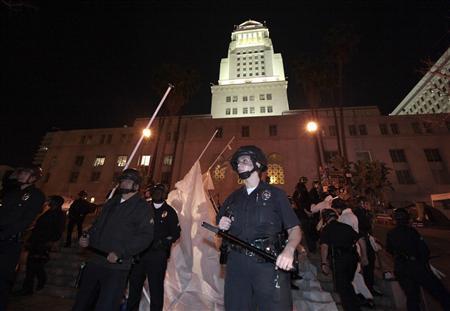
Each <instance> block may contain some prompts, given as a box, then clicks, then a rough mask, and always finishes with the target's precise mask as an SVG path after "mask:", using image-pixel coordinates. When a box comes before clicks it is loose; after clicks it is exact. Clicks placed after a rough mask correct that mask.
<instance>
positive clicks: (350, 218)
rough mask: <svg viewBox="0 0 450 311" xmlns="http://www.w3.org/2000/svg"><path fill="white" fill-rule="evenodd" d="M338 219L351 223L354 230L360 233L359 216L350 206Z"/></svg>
mask: <svg viewBox="0 0 450 311" xmlns="http://www.w3.org/2000/svg"><path fill="white" fill-rule="evenodd" d="M338 221H339V222H342V223H344V224H347V225H349V226H350V227H352V228H353V230H355V231H356V232H357V233H359V226H358V217H356V216H355V214H353V212H352V210H351V209H350V208H346V209H345V210H343V211H342V214H341V215H340V216H339V218H338Z"/></svg>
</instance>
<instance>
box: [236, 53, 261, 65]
mask: <svg viewBox="0 0 450 311" xmlns="http://www.w3.org/2000/svg"><path fill="white" fill-rule="evenodd" d="M253 58H254V59H264V55H261V56H258V55H255V57H253V56H249V57H248V60H252V59H253ZM237 60H238V61H240V60H241V58H240V57H238V58H237ZM242 60H243V61H246V60H247V57H245V56H244V57H242ZM244 65H245V63H244Z"/></svg>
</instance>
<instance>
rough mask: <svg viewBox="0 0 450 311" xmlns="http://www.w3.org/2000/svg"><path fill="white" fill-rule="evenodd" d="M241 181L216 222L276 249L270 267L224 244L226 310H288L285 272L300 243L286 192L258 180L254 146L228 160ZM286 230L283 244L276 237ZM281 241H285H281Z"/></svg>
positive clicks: (263, 164) (263, 165)
mask: <svg viewBox="0 0 450 311" xmlns="http://www.w3.org/2000/svg"><path fill="white" fill-rule="evenodd" d="M230 164H231V166H232V167H233V170H235V171H236V172H237V173H238V175H239V178H240V179H241V180H243V181H244V184H245V185H244V187H241V188H240V189H238V190H236V191H235V192H233V193H232V194H231V195H230V196H229V197H228V198H227V199H226V200H225V202H224V203H223V205H222V207H221V209H220V211H219V214H218V216H217V221H218V224H219V228H220V229H221V230H229V233H230V234H232V235H235V236H237V237H238V238H240V239H242V240H244V241H246V242H248V243H251V244H253V245H255V246H256V247H259V248H264V249H266V248H269V249H276V250H277V253H278V254H279V255H278V257H277V261H276V267H277V268H278V269H276V268H275V266H274V265H273V264H271V263H268V262H265V261H264V260H262V259H261V258H259V257H258V256H255V254H254V253H252V252H248V251H246V250H244V249H242V248H239V247H237V246H235V245H233V244H231V245H230V248H231V250H230V253H229V255H228V263H227V266H226V276H225V298H224V300H225V309H226V310H292V297H291V288H290V273H289V272H286V270H290V269H292V267H293V260H294V252H295V250H296V248H297V246H298V244H299V243H300V240H301V231H300V227H299V223H298V219H297V217H296V215H295V213H294V212H293V210H292V208H291V207H290V204H289V200H288V198H287V196H286V194H285V193H284V192H283V191H282V190H280V189H278V188H276V187H274V186H272V185H268V184H267V183H265V182H263V181H261V173H262V172H264V171H266V170H267V159H266V157H265V155H264V154H263V152H262V151H261V149H259V148H258V147H256V146H242V147H240V148H239V149H238V150H237V151H236V152H235V153H234V155H233V156H232V158H231V161H230ZM283 230H287V232H288V238H287V244H286V245H285V246H284V247H283V246H282V243H280V242H281V241H280V239H282V238H280V234H281V233H282V232H283ZM284 241H285V239H284Z"/></svg>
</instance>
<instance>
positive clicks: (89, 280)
mask: <svg viewBox="0 0 450 311" xmlns="http://www.w3.org/2000/svg"><path fill="white" fill-rule="evenodd" d="M127 277H128V270H118V269H110V268H106V267H103V266H100V265H97V264H94V263H92V262H89V263H88V264H87V265H86V268H85V269H84V271H83V280H82V282H81V286H80V289H79V290H78V293H77V298H76V300H75V304H74V306H73V308H72V310H73V311H88V310H92V309H94V310H96V311H103V310H104V311H118V310H119V307H120V303H121V301H122V298H123V294H124V291H125V287H126V284H127ZM97 295H98V299H97V301H96V298H97ZM95 301H96V303H95ZM94 303H95V308H93V304H94Z"/></svg>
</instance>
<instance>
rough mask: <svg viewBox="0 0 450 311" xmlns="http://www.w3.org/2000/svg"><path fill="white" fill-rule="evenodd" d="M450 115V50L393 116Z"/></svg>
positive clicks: (409, 94)
mask: <svg viewBox="0 0 450 311" xmlns="http://www.w3.org/2000/svg"><path fill="white" fill-rule="evenodd" d="M434 113H450V48H448V49H447V51H445V53H444V54H443V55H442V56H441V57H440V58H439V59H438V61H437V62H436V63H435V64H434V65H433V66H432V67H431V68H430V70H429V71H428V72H427V73H426V74H425V76H424V77H423V78H422V79H421V80H420V81H419V83H417V85H416V86H415V87H414V88H413V89H412V90H411V92H409V93H408V95H406V97H405V98H404V99H403V100H402V101H401V103H400V104H399V105H398V106H397V107H396V108H395V109H394V111H393V112H392V113H391V115H404V114H434Z"/></svg>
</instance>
